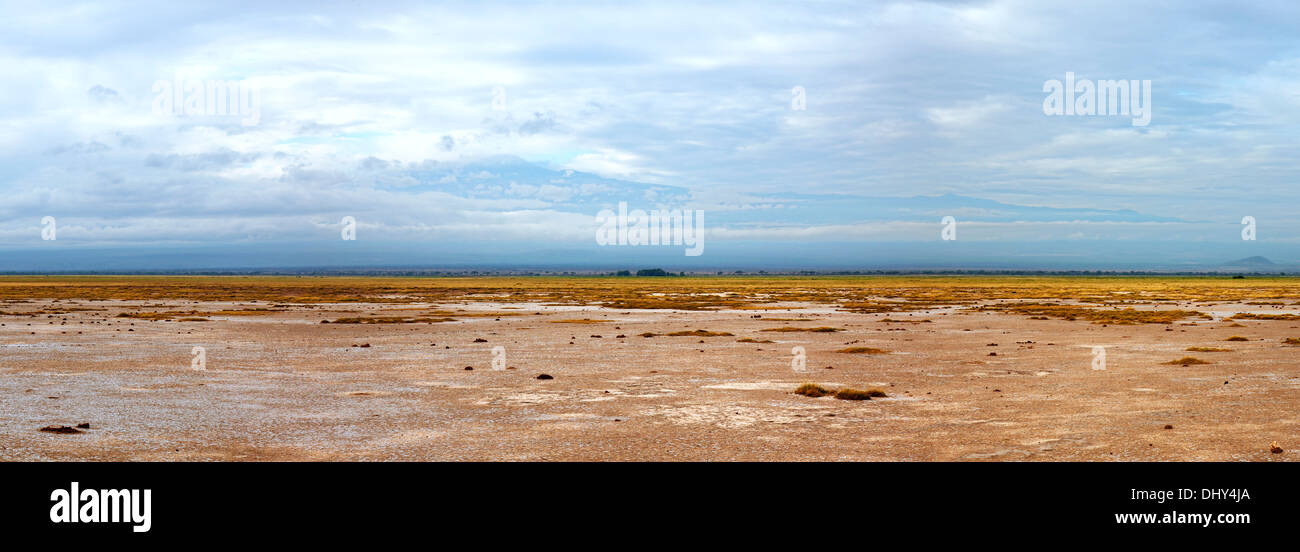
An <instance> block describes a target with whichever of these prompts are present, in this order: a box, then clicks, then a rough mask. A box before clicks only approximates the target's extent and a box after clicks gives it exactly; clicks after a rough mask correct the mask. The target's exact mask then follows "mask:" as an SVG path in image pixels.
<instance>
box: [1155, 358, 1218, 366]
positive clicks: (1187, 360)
mask: <svg viewBox="0 0 1300 552" xmlns="http://www.w3.org/2000/svg"><path fill="white" fill-rule="evenodd" d="M1165 364H1180V365H1183V366H1189V365H1192V364H1210V363H1209V362H1208V361H1204V360H1201V359H1199V358H1196V357H1189V356H1185V357H1183V358H1180V359H1176V360H1171V361H1169V362H1166V363H1165Z"/></svg>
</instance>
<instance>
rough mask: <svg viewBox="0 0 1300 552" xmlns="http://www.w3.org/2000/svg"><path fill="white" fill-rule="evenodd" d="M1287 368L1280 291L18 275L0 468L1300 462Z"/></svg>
mask: <svg viewBox="0 0 1300 552" xmlns="http://www.w3.org/2000/svg"><path fill="white" fill-rule="evenodd" d="M1297 353H1300V280H1297V279H1292V278H1282V277H1278V278H1266V277H1253V276H1252V277H1247V278H1241V279H1234V278H1230V277H1116V276H1097V277H1047V276H1042V277H1038V276H1034V277H1030V276H861V277H857V276H855V277H847V276H845V277H839V276H837V277H829V276H826V277H794V276H717V277H654V278H634V277H478V278H450V277H449V278H413V277H412V278H399V277H287V276H277V277H244V276H229V277H226V276H8V277H0V459H3V460H91V461H110V460H148V461H171V460H185V461H190V460H218V461H239V460H250V461H266V460H331V461H338V460H526V461H527V460H765V461H766V460H776V461H800V460H855V461H856V460H864V461H961V460H995V461H997V460H1003V461H1005V460H1011V461H1022V460H1028V461H1064V460H1089V461H1091V460H1098V461H1156V460H1173V461H1203V460H1249V461H1281V460H1294V459H1296V458H1297V456H1296V454H1297V453H1296V452H1295V449H1297V448H1300V362H1297V360H1296V359H1297ZM200 361H201V362H200ZM804 384H813V385H812V386H808V387H805V389H812V388H821V389H822V390H825V391H826V392H827V393H829V394H827V395H825V396H820V397H814V396H809V395H817V394H820V393H809V394H796V393H795V390H796V389H798V388H800V387H801V386H803V385H804ZM856 391H863V392H862V393H859V392H856ZM854 399H857V400H854ZM82 424H84V425H88V427H81V428H78V427H77V426H78V425H82ZM58 428H67V429H58ZM43 429H44V430H43ZM1274 447H1276V448H1274ZM1275 450H1281V452H1274V451H1275Z"/></svg>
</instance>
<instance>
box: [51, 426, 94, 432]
mask: <svg viewBox="0 0 1300 552" xmlns="http://www.w3.org/2000/svg"><path fill="white" fill-rule="evenodd" d="M41 431H44V432H46V433H84V432H83V431H81V430H80V429H77V428H75V427H69V426H45V427H43V428H41Z"/></svg>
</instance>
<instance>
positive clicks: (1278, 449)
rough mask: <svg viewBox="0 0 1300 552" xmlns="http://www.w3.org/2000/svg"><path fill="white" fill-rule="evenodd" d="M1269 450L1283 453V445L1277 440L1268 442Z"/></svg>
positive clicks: (1274, 452)
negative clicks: (1278, 443) (1279, 444)
mask: <svg viewBox="0 0 1300 552" xmlns="http://www.w3.org/2000/svg"><path fill="white" fill-rule="evenodd" d="M1268 451H1269V452H1271V453H1273V454H1282V447H1280V446H1278V445H1277V441H1273V442H1272V443H1269V444H1268Z"/></svg>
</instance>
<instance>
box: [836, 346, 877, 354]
mask: <svg viewBox="0 0 1300 552" xmlns="http://www.w3.org/2000/svg"><path fill="white" fill-rule="evenodd" d="M835 352H837V353H852V354H858V355H884V354H888V353H889V351H886V350H884V349H877V348H875V347H847V348H844V349H840V350H838V351H835Z"/></svg>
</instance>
